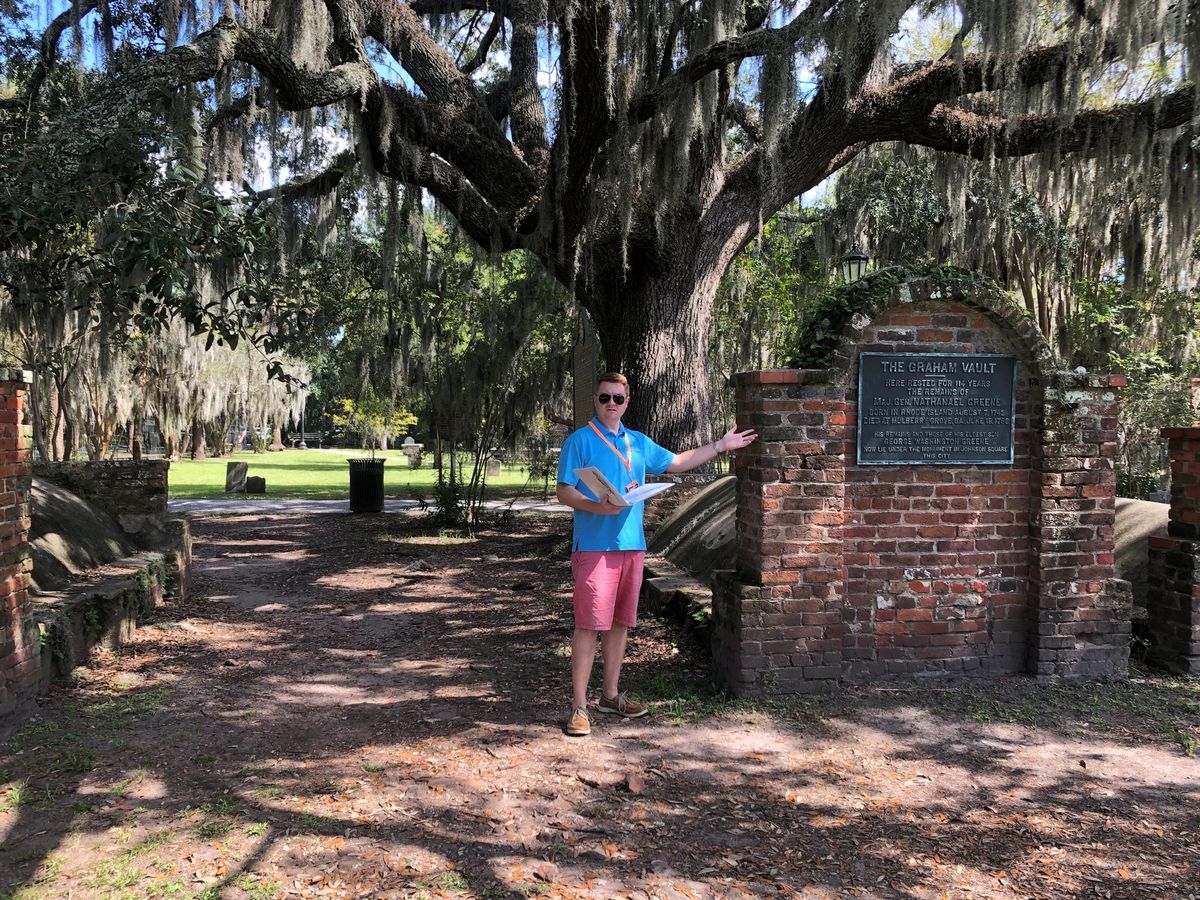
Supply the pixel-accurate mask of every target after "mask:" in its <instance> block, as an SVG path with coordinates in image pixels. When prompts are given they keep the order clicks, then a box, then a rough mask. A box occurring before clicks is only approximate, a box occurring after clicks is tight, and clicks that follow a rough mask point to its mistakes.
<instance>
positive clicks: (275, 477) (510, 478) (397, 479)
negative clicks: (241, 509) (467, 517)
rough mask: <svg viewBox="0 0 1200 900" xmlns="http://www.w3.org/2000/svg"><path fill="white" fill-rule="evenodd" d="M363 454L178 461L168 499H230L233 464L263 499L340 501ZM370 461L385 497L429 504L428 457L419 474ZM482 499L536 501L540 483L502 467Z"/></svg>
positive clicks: (393, 454)
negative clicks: (257, 478)
mask: <svg viewBox="0 0 1200 900" xmlns="http://www.w3.org/2000/svg"><path fill="white" fill-rule="evenodd" d="M364 455H365V454H364V453H363V452H362V451H360V450H284V451H283V452H280V453H252V452H250V451H244V452H238V453H235V454H233V456H222V457H218V458H215V459H205V460H200V461H194V460H190V459H185V460H180V461H178V462H173V463H171V472H170V495H171V497H173V498H185V497H187V498H229V497H231V496H233V495H231V494H226V493H225V464H226V463H227V462H229V461H231V460H234V461H237V462H244V463H247V464H248V466H247V474H249V475H261V476H262V477H263V478H265V479H267V493H266V497H267V498H268V499H277V500H278V499H303V500H345V499H347V498H348V497H349V493H350V467H349V466H348V465H347V463H346V460H348V459H351V458H359V457H362V456H364ZM376 456H381V457H384V458H385V459H386V460H387V464H386V465H385V466H384V468H383V487H384V493H385V494H386V495H387V496H388V497H397V498H405V499H416V498H417V497H424V498H425V499H427V500H432V498H433V485H434V482H435V480H436V479H437V471H436V470H435V469H434V468H433V467H432V466H431V465H430V463H429V460H430V455H428V454H427V455H426V457H425V465H424V466H422V467H421V468H420V469H410V468H409V467H408V458H407V457H406V456H405V455H404V454H403V453H402V452H401V451H399V450H391V451H387V452H385V453H377V454H376ZM553 489H554V484H553V479H551V484H550V497H553ZM237 496H238V497H241V496H243V495H237ZM246 496H247V498H251V497H253V496H254V495H246ZM488 496H489V497H495V498H509V497H517V496H520V497H530V498H540V497H541V496H542V481H541V479H538V480H536V481H534V482H532V483H531V482H530V480H529V472H528V471H527V470H525V469H523V468H519V467H517V466H505V467H504V469H503V472H502V474H501V476H500V477H499V478H495V479H491V480H490V481H489V482H488Z"/></svg>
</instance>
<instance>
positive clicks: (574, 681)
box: [571, 628, 608, 709]
mask: <svg viewBox="0 0 1200 900" xmlns="http://www.w3.org/2000/svg"><path fill="white" fill-rule="evenodd" d="M595 661H596V632H594V631H586V630H584V629H582V628H576V629H575V634H574V635H573V636H572V637H571V706H572V708H576V709H577V708H579V707H581V706H582V707H584V708H585V709H586V708H587V689H588V681H589V680H591V677H592V663H594V662H595ZM604 666H605V670H606V671H607V669H608V654H607V653H605V654H604Z"/></svg>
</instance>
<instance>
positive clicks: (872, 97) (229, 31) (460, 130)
mask: <svg viewBox="0 0 1200 900" xmlns="http://www.w3.org/2000/svg"><path fill="white" fill-rule="evenodd" d="M5 5H6V6H7V7H8V9H7V11H8V12H10V13H17V12H20V10H17V9H16V8H15V4H13V3H12V2H11V0H10V2H9V3H7V4H5ZM46 14H47V17H49V16H50V15H52V16H53V18H52V19H49V25H48V27H47V28H46V29H45V30H44V33H43V34H41V35H40V36H38V37H37V39H36V40H35V41H33V42H32V43H31V44H29V46H28V50H27V51H22V50H21V47H20V46H19V44H20V42H19V41H17V42H15V43H14V42H12V41H10V42H9V43H8V47H9V48H10V60H9V70H10V71H11V70H13V69H14V68H16V69H20V70H21V71H20V73H18V74H20V75H21V77H20V78H18V79H15V80H16V82H18V87H17V90H16V92H15V93H13V95H12V96H10V97H7V98H6V99H3V100H0V109H3V115H4V116H5V122H6V124H8V125H10V126H12V127H20V128H23V129H24V130H23V134H25V135H26V136H27V137H28V140H27V141H26V143H25V144H23V145H22V148H23V149H22V152H23V153H24V154H25V158H26V159H30V158H37V159H40V160H53V161H54V170H55V171H60V172H61V171H65V172H67V173H68V174H69V176H70V177H76V178H86V170H87V166H88V165H89V163H91V164H94V163H95V161H96V160H97V159H104V158H106V157H108V156H111V155H113V154H115V153H116V152H117V151H118V150H120V149H121V147H120V146H119V145H122V143H125V144H127V143H128V135H129V134H130V133H131V131H130V129H131V124H135V123H139V122H144V121H147V119H150V120H154V121H161V122H162V123H164V124H165V126H166V127H168V128H169V129H170V130H171V132H172V133H173V134H174V135H175V136H176V140H177V141H178V142H179V145H180V146H182V147H183V148H185V150H186V153H185V156H186V158H187V159H189V160H193V159H194V160H195V161H196V163H197V164H198V165H199V166H200V167H202V170H203V172H204V179H205V181H206V183H207V184H209V185H213V186H217V185H226V186H229V185H233V186H236V188H237V189H242V190H243V191H244V193H245V195H246V196H248V197H252V198H255V199H256V200H258V201H259V202H270V203H272V204H274V203H276V201H279V203H278V205H279V206H280V207H283V206H286V207H287V208H289V209H292V210H294V211H295V212H294V214H295V216H296V219H295V221H299V222H301V223H303V224H305V225H306V226H309V227H318V228H325V229H326V230H328V229H329V228H332V227H333V226H334V225H335V224H336V222H337V221H338V220H339V217H340V221H342V222H347V221H350V222H353V221H355V217H359V218H360V219H361V218H362V217H364V216H369V215H371V214H372V210H373V209H376V210H377V209H379V208H381V207H382V205H383V204H381V203H379V202H378V200H376V201H375V202H372V200H371V199H370V198H371V197H372V196H374V197H376V198H378V197H381V196H383V195H385V194H386V191H385V190H383V185H384V184H386V183H400V184H403V185H404V186H406V189H408V190H414V191H416V190H419V191H420V192H421V193H422V196H424V197H426V198H430V199H432V200H433V201H436V203H437V204H439V205H440V207H441V208H443V209H444V210H445V211H446V212H447V213H448V214H449V215H451V216H453V217H454V218H455V219H456V220H457V222H458V223H459V225H460V226H461V228H462V229H463V230H464V231H465V232H466V233H467V234H469V235H470V236H472V237H473V238H474V239H475V240H476V241H477V242H478V243H479V244H480V245H481V246H482V247H483V248H485V250H488V251H491V252H499V251H507V250H524V251H527V253H528V254H530V255H531V256H532V257H534V258H536V259H537V260H539V261H540V264H541V265H542V266H544V267H545V269H546V271H547V272H548V273H550V274H551V275H552V276H553V277H554V278H556V279H557V280H559V281H560V282H561V283H562V284H564V285H566V286H567V287H569V288H570V289H571V290H572V292H573V293H574V296H575V298H576V300H577V301H578V303H579V304H580V305H581V306H582V307H583V308H584V309H586V310H587V312H588V314H589V315H590V317H591V318H592V320H593V321H594V323H595V326H596V328H597V331H598V333H599V335H600V338H601V341H602V344H603V348H604V354H605V357H606V359H605V362H606V363H607V365H608V366H609V367H612V368H620V369H623V370H624V371H626V372H627V374H629V375H630V377H631V379H632V381H633V384H634V389H633V394H634V397H635V405H634V406H633V407H632V409H631V419H632V421H633V424H635V425H636V426H639V427H642V428H645V429H646V430H649V431H651V432H652V433H654V435H655V437H656V438H657V439H659V440H661V441H663V442H664V443H667V444H669V445H681V444H685V443H688V442H695V441H698V440H699V439H700V438H702V437H704V436H706V435H707V433H708V430H709V428H710V422H709V418H710V407H709V388H708V383H707V378H706V371H707V355H708V352H709V350H708V335H709V324H710V320H711V315H712V311H713V307H714V301H715V299H716V297H717V292H718V286H719V283H720V279H721V276H722V274H723V273H724V272H725V270H726V269H727V268H728V266H729V264H730V263H731V261H732V260H733V259H734V258H735V256H736V255H737V254H738V253H739V252H740V251H741V250H742V249H743V248H744V247H745V246H746V245H747V243H748V242H749V241H751V240H752V239H753V238H754V237H755V236H756V235H757V234H759V233H760V231H761V229H762V224H763V222H764V221H765V220H766V219H768V218H769V217H770V216H771V215H772V214H773V213H775V212H776V211H778V210H780V209H781V208H783V207H784V206H786V205H787V204H789V203H791V202H792V201H794V200H795V199H796V198H797V197H799V196H800V195H802V194H804V193H805V192H806V191H809V190H810V189H812V188H814V187H816V186H818V185H820V184H821V183H822V182H823V181H825V180H826V179H827V178H829V177H830V176H831V175H832V174H833V173H835V172H837V171H838V170H839V169H841V168H842V167H844V166H846V165H847V164H848V163H849V162H851V161H852V160H853V159H854V158H855V157H856V156H858V155H860V154H862V153H863V151H864V150H866V149H867V148H869V147H871V146H872V145H877V144H883V143H890V142H903V143H906V144H909V145H916V146H921V147H924V148H928V149H929V150H930V151H933V152H935V153H937V154H941V155H943V156H946V157H949V158H952V159H953V158H962V159H976V160H980V161H983V162H984V163H985V164H986V165H987V166H989V167H991V170H992V171H994V172H995V173H996V177H997V178H998V179H1000V181H1001V182H1002V183H1003V182H1004V181H1005V179H1010V178H1011V177H1012V175H1013V172H1014V171H1016V170H1015V169H1014V166H1015V165H1017V163H1015V162H1014V161H1016V160H1019V161H1020V162H1019V165H1020V167H1021V169H1020V174H1021V178H1022V180H1023V183H1027V184H1028V185H1030V187H1031V189H1032V190H1035V191H1037V192H1039V193H1040V195H1041V196H1044V197H1048V198H1051V199H1053V200H1054V202H1056V203H1059V204H1069V203H1074V204H1077V208H1080V209H1085V208H1086V204H1087V203H1089V202H1090V198H1092V197H1095V196H1099V195H1100V194H1102V193H1104V192H1110V193H1111V192H1116V193H1119V192H1120V191H1122V190H1124V191H1127V192H1132V193H1137V194H1139V195H1141V196H1145V197H1149V198H1152V199H1153V200H1154V201H1155V202H1154V203H1147V204H1146V205H1145V206H1144V209H1145V217H1144V218H1143V219H1141V220H1139V223H1138V224H1137V225H1136V226H1132V225H1131V226H1130V227H1131V228H1132V227H1136V228H1137V229H1140V230H1141V232H1142V233H1144V234H1148V235H1150V236H1151V238H1152V240H1153V241H1154V242H1156V244H1155V246H1160V247H1161V248H1162V252H1160V253H1158V254H1157V257H1156V258H1158V259H1165V260H1172V259H1173V260H1179V259H1182V258H1184V257H1186V256H1187V252H1188V249H1189V247H1190V242H1191V240H1192V232H1193V215H1194V210H1195V193H1196V190H1197V185H1196V178H1195V175H1194V173H1195V162H1196V160H1195V153H1196V150H1195V148H1194V146H1193V143H1194V138H1195V133H1194V129H1193V128H1192V124H1193V120H1194V111H1195V88H1194V83H1195V74H1196V73H1195V66H1196V56H1197V54H1196V49H1197V47H1196V43H1197V36H1198V34H1200V4H1198V3H1197V2H1196V0H1177V2H1174V3H1167V2H1165V0H1013V2H1011V3H994V2H991V0H953V2H939V0H920V2H910V0H870V2H868V0H808V2H788V0H691V2H680V0H592V2H586V3H585V2H577V0H412V2H407V3H402V2H398V0H286V2H285V0H246V2H241V3H234V2H233V0H221V2H218V0H193V2H187V0H157V2H154V0H74V2H72V3H71V5H70V6H69V7H66V8H65V9H62V8H55V9H50V10H47V11H46ZM935 38H936V39H935ZM64 44H70V45H72V46H74V47H77V48H80V49H78V50H77V51H76V57H77V59H79V60H81V61H84V62H95V63H96V64H97V65H100V66H102V67H103V69H104V70H105V72H107V73H108V74H107V76H106V77H104V78H100V79H98V80H97V83H96V84H95V85H94V86H93V87H92V88H91V89H90V90H89V92H88V94H87V98H86V102H84V103H82V104H80V105H78V106H76V107H74V108H72V109H70V110H68V111H65V112H64V113H63V114H62V115H59V116H50V117H48V116H47V115H46V113H45V108H46V106H47V104H48V103H49V102H50V101H49V93H50V92H49V90H48V86H50V85H52V83H53V78H54V74H53V73H54V71H55V68H56V63H58V61H59V57H60V55H61V54H62V49H63V45H64ZM13 60H17V61H18V63H19V64H14V63H13ZM8 77H9V78H10V80H14V79H13V76H12V75H11V74H9V75H8ZM122 155H123V158H127V157H128V155H129V154H128V151H127V150H123V151H122ZM48 172H49V168H48ZM45 177H46V178H50V177H52V176H51V175H49V174H48V173H47V175H46V176H45ZM130 177H132V176H130ZM118 180H119V179H118ZM937 184H938V186H939V188H940V189H941V190H943V191H944V192H946V193H947V194H948V195H950V196H951V198H953V194H954V192H956V191H962V190H963V189H964V182H963V179H961V178H960V179H955V178H941V179H937ZM32 187H33V186H32V182H31V183H30V189H31V190H32ZM1009 196H1010V192H1000V196H999V198H998V204H999V205H998V206H997V207H996V208H995V213H994V215H993V220H992V222H991V223H990V225H991V227H993V228H1002V227H1003V226H1004V223H1005V222H1006V216H1007V212H1006V208H1005V204H1007V203H1008V202H1009V201H1008V199H1007V198H1008V197H1009ZM358 197H365V198H366V202H365V203H363V204H361V205H360V204H359V203H358V202H357V200H356V199H355V198H358ZM391 218H392V221H393V225H394V227H404V226H403V222H402V220H401V218H400V217H391ZM283 219H286V215H281V220H283ZM285 224H286V223H285ZM284 230H285V231H286V228H285V229H284ZM3 240H6V241H8V243H7V244H5V245H3V246H0V252H5V251H7V250H10V249H12V248H13V247H14V246H16V245H17V244H19V243H20V242H21V241H22V240H25V238H24V237H23V236H21V235H20V234H17V235H15V236H13V235H12V234H11V233H10V234H9V236H7V237H4V238H3ZM281 246H283V247H284V248H285V249H286V248H288V247H291V246H294V242H293V243H289V242H287V241H284V242H283V243H282V244H281ZM1125 246H1127V247H1129V246H1133V245H1132V244H1128V243H1127V244H1126V245H1125ZM1152 256H1154V254H1151V253H1146V254H1142V255H1141V256H1140V257H1139V256H1137V255H1134V256H1131V257H1130V258H1128V259H1126V260H1125V261H1124V262H1125V265H1126V269H1127V271H1130V272H1131V271H1133V270H1136V269H1137V268H1138V267H1140V266H1145V265H1148V264H1150V262H1151V257H1152ZM202 308H204V305H203V304H202Z"/></svg>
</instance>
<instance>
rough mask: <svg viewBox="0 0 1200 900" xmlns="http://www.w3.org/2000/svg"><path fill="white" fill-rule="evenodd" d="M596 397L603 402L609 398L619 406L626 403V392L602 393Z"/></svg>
mask: <svg viewBox="0 0 1200 900" xmlns="http://www.w3.org/2000/svg"><path fill="white" fill-rule="evenodd" d="M596 399H597V400H599V401H600V402H601V403H607V402H608V401H609V400H611V401H612V402H613V403H615V404H617V406H624V405H625V395H624V394H600V395H599V396H598V397H596Z"/></svg>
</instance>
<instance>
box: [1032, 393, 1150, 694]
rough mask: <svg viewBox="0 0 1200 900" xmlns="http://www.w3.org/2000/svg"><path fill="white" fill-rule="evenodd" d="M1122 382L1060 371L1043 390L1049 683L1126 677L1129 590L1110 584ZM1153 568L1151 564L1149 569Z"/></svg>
mask: <svg viewBox="0 0 1200 900" xmlns="http://www.w3.org/2000/svg"><path fill="white" fill-rule="evenodd" d="M1126 383H1127V381H1126V379H1125V378H1124V377H1122V376H1119V375H1086V374H1075V373H1072V372H1059V373H1055V374H1054V375H1053V376H1052V377H1051V378H1050V379H1049V383H1048V384H1047V385H1046V388H1045V395H1044V401H1045V406H1044V410H1043V426H1044V431H1043V433H1042V441H1041V443H1040V446H1035V448H1034V467H1035V469H1037V470H1038V472H1039V474H1040V479H1041V485H1040V490H1039V491H1038V495H1037V497H1036V505H1035V516H1034V521H1033V522H1032V523H1031V528H1030V531H1031V536H1032V539H1033V540H1032V550H1033V553H1032V558H1031V570H1030V593H1031V598H1032V600H1033V602H1034V603H1035V604H1036V620H1035V621H1036V633H1035V634H1034V635H1032V637H1033V647H1032V648H1031V653H1032V658H1031V660H1030V668H1031V670H1032V671H1033V672H1034V673H1035V674H1036V675H1038V677H1039V678H1042V679H1056V678H1094V677H1098V676H1102V675H1123V674H1125V672H1127V671H1128V667H1129V630H1130V625H1129V614H1130V604H1131V600H1130V594H1129V583H1128V582H1126V581H1121V580H1120V579H1117V578H1114V577H1113V571H1114V569H1113V564H1114V554H1115V544H1114V541H1115V521H1116V473H1115V471H1114V468H1113V461H1114V459H1115V457H1116V449H1117V444H1116V440H1117V409H1118V405H1119V398H1118V392H1119V389H1120V388H1121V387H1123V386H1124V385H1125V384H1126ZM1151 568H1153V564H1151Z"/></svg>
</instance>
